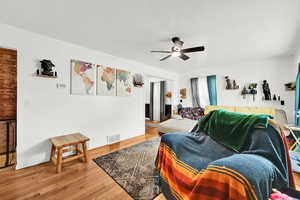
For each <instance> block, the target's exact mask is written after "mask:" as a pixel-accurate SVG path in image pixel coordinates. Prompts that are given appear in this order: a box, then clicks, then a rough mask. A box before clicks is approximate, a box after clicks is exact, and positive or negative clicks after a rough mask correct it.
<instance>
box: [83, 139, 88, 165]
mask: <svg viewBox="0 0 300 200" xmlns="http://www.w3.org/2000/svg"><path fill="white" fill-rule="evenodd" d="M82 148H83V155H84V161H85V162H88V161H89V158H88V151H87V146H86V142H83V143H82Z"/></svg>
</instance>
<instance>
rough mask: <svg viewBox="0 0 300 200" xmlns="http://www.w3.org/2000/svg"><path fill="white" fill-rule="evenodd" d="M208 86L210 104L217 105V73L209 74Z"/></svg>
mask: <svg viewBox="0 0 300 200" xmlns="http://www.w3.org/2000/svg"><path fill="white" fill-rule="evenodd" d="M207 87H208V94H209V101H210V105H217V87H216V75H212V76H207Z"/></svg>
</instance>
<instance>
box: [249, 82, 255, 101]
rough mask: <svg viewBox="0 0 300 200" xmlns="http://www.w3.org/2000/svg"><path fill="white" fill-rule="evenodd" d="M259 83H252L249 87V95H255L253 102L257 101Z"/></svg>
mask: <svg viewBox="0 0 300 200" xmlns="http://www.w3.org/2000/svg"><path fill="white" fill-rule="evenodd" d="M256 88H257V83H251V84H250V85H249V90H250V92H249V94H252V95H253V101H255V95H256V94H257V89H256Z"/></svg>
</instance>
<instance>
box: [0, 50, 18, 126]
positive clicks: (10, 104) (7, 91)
mask: <svg viewBox="0 0 300 200" xmlns="http://www.w3.org/2000/svg"><path fill="white" fill-rule="evenodd" d="M16 78H17V52H16V51H14V50H10V49H3V48H0V120H6V119H15V118H16V112H17V109H16V107H17V105H16V102H17V80H16Z"/></svg>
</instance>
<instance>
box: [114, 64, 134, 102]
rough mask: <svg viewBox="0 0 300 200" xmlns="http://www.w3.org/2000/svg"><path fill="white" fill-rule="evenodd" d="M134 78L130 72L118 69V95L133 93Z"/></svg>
mask: <svg viewBox="0 0 300 200" xmlns="http://www.w3.org/2000/svg"><path fill="white" fill-rule="evenodd" d="M132 83H133V78H132V75H131V73H130V72H128V71H125V70H120V69H117V96H130V95H132Z"/></svg>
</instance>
